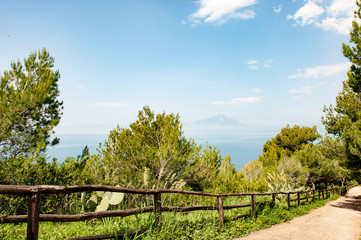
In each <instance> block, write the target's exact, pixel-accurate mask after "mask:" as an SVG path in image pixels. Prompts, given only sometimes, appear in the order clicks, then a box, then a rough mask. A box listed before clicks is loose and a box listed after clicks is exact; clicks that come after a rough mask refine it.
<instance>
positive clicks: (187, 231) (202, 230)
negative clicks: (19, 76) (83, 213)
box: [0, 195, 337, 240]
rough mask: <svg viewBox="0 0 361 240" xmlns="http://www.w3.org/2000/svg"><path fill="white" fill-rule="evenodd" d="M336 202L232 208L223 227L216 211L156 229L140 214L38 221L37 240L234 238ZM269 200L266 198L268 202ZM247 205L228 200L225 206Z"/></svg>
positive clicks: (16, 235) (174, 219) (178, 217)
mask: <svg viewBox="0 0 361 240" xmlns="http://www.w3.org/2000/svg"><path fill="white" fill-rule="evenodd" d="M335 199H337V195H334V196H333V197H332V198H330V199H326V200H316V202H313V203H309V204H302V205H301V206H300V207H291V208H290V209H288V208H287V204H286V202H285V201H280V202H278V203H277V204H276V206H275V207H270V206H269V205H265V206H263V207H257V209H256V211H257V217H256V218H249V217H246V218H240V219H237V220H232V217H234V216H236V215H238V214H247V213H249V209H246V208H242V209H233V210H227V211H225V220H226V221H225V226H224V227H223V228H222V227H220V226H219V221H218V213H217V212H216V211H196V212H191V213H188V214H183V213H172V212H169V213H166V212H164V213H163V214H162V218H163V225H162V227H161V228H159V229H155V228H153V227H152V224H153V222H154V215H153V214H152V213H149V214H148V213H143V214H139V215H134V216H129V217H124V218H111V219H110V220H109V221H101V220H97V221H88V222H72V223H51V222H41V223H40V226H39V239H49V240H52V239H54V240H55V239H56V240H58V239H69V238H75V237H84V236H91V235H101V234H110V233H118V232H126V231H130V230H139V229H142V228H146V229H147V230H146V232H144V233H138V234H136V236H135V237H134V238H131V237H126V238H125V239H157V240H158V239H159V240H165V239H233V238H237V237H241V236H245V235H247V234H249V233H251V232H253V231H258V230H261V229H265V228H269V227H271V226H272V225H274V224H278V223H282V222H285V221H289V220H291V219H293V218H295V217H298V216H301V215H305V214H307V213H308V212H309V211H310V210H312V209H315V208H318V207H321V206H324V205H325V203H326V202H328V201H330V200H335ZM267 200H269V199H267ZM240 203H246V202H244V201H243V200H242V201H230V202H227V204H230V205H232V204H240ZM25 236H26V223H20V224H3V225H2V228H0V238H1V239H25Z"/></svg>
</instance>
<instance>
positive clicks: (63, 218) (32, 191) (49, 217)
mask: <svg viewBox="0 0 361 240" xmlns="http://www.w3.org/2000/svg"><path fill="white" fill-rule="evenodd" d="M92 191H110V192H123V193H132V194H142V195H153V198H154V203H153V206H149V207H143V208H134V209H126V210H112V211H99V212H86V213H82V214H77V215H59V214H40V212H39V211H40V198H41V197H42V196H43V195H46V194H70V193H76V192H92ZM345 191H346V189H345V188H331V189H325V190H308V191H299V192H270V193H230V194H213V193H201V192H193V191H184V190H157V189H132V188H122V187H113V186H104V185H77V186H44V185H40V186H19V185H0V194H11V195H28V196H29V208H28V215H12V216H9V215H0V223H18V222H27V223H28V225H27V239H28V240H30V239H31V240H37V239H38V233H39V222H49V221H51V222H74V221H84V220H91V219H97V218H104V217H125V216H130V215H134V214H138V213H145V212H154V213H155V224H156V225H160V224H161V223H162V212H191V211H198V210H218V213H219V221H220V224H221V226H223V225H224V210H227V209H234V208H242V207H251V215H253V216H255V213H256V205H259V204H265V203H273V204H275V203H276V196H277V195H280V194H285V195H287V206H288V207H290V206H291V202H293V201H296V202H297V206H299V205H300V204H301V200H306V201H307V202H309V201H314V200H315V199H316V198H317V197H318V199H321V198H322V199H325V198H328V197H329V196H330V195H331V194H334V193H338V194H340V195H342V194H343V192H345ZM162 193H173V194H187V195H199V196H209V197H215V198H217V205H216V206H190V207H178V206H162ZM292 194H296V195H297V197H296V198H293V199H291V195H292ZM301 194H305V195H306V196H305V197H301ZM264 195H269V196H272V201H267V202H256V196H264ZM231 196H250V198H251V199H250V200H251V203H249V204H238V205H227V206H224V205H223V199H224V198H225V197H231ZM311 199H312V200H311ZM240 217H244V215H240V216H236V217H234V218H233V219H237V218H240ZM125 234H127V235H129V234H135V231H130V232H127V233H119V234H108V235H98V236H90V237H80V238H74V239H79V240H80V239H107V238H117V237H121V236H124V235H125Z"/></svg>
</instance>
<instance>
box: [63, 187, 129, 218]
mask: <svg viewBox="0 0 361 240" xmlns="http://www.w3.org/2000/svg"><path fill="white" fill-rule="evenodd" d="M99 198H100V200H98V199H99ZM85 199H86V194H85V193H84V192H82V193H81V196H80V202H79V201H75V202H72V203H71V204H70V213H71V214H79V213H84V212H94V211H95V212H99V211H106V210H108V209H109V207H111V206H117V205H119V204H120V203H121V202H122V201H123V199H124V193H121V192H104V191H97V192H96V193H95V194H94V195H92V196H91V197H90V198H89V199H88V200H87V201H86V200H85Z"/></svg>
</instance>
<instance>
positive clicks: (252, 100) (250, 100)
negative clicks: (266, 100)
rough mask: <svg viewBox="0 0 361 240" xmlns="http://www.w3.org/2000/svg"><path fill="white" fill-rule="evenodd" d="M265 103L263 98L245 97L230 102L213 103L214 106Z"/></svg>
mask: <svg viewBox="0 0 361 240" xmlns="http://www.w3.org/2000/svg"><path fill="white" fill-rule="evenodd" d="M258 102H263V98H262V97H245V98H232V99H231V100H228V101H213V102H212V104H214V105H234V104H240V103H258Z"/></svg>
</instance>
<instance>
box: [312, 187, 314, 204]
mask: <svg viewBox="0 0 361 240" xmlns="http://www.w3.org/2000/svg"><path fill="white" fill-rule="evenodd" d="M314 201H315V190H312V202H314Z"/></svg>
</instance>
